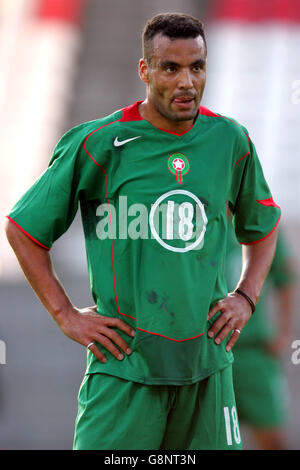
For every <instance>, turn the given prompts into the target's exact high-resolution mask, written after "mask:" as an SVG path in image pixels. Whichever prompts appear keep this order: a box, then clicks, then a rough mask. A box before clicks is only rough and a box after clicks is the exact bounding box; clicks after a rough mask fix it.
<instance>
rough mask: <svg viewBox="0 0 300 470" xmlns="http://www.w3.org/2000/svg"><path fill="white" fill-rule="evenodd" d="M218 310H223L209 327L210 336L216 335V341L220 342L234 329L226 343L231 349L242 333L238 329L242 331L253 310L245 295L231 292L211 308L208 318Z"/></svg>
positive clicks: (228, 348) (227, 347) (227, 349)
mask: <svg viewBox="0 0 300 470" xmlns="http://www.w3.org/2000/svg"><path fill="white" fill-rule="evenodd" d="M217 312H221V315H220V316H219V318H218V319H217V320H216V321H215V322H214V323H213V325H212V327H211V328H210V329H209V331H208V336H209V337H210V338H213V337H214V336H215V340H214V341H215V343H216V344H220V343H222V341H223V340H224V339H225V338H226V336H227V335H228V334H229V333H230V332H231V331H232V334H231V336H230V339H229V341H228V343H227V345H226V351H230V350H231V349H232V347H233V346H234V344H235V343H236V341H237V340H238V338H239V336H240V334H241V333H239V331H236V330H240V332H242V329H243V328H244V326H245V325H246V323H247V322H248V321H249V319H250V317H251V315H252V310H251V307H250V305H249V303H248V302H247V300H246V299H244V297H242V296H241V295H239V294H237V293H235V292H231V293H230V294H228V295H227V297H225V298H224V299H222V300H219V302H217V303H216V304H215V305H214V306H213V307H212V308H211V309H210V311H209V313H208V317H207V320H210V319H211V318H212V317H213V316H214V315H215V314H216V313H217Z"/></svg>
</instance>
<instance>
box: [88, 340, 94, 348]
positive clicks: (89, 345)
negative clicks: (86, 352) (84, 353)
mask: <svg viewBox="0 0 300 470" xmlns="http://www.w3.org/2000/svg"><path fill="white" fill-rule="evenodd" d="M92 344H95V343H94V341H92V342H91V343H90V344H88V345H87V347H86V348H87V349H90V347H91V346H92Z"/></svg>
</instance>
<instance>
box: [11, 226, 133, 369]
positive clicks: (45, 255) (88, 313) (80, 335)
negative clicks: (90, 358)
mask: <svg viewBox="0 0 300 470" xmlns="http://www.w3.org/2000/svg"><path fill="white" fill-rule="evenodd" d="M5 230H6V236H7V239H8V241H9V243H10V245H11V247H12V248H13V250H14V252H15V255H16V257H17V259H18V261H19V263H20V266H21V268H22V270H23V272H24V274H25V276H26V278H27V280H28V282H29V284H30V285H31V287H32V289H33V290H34V291H35V293H36V295H37V296H38V298H39V299H40V301H41V302H42V304H43V305H44V307H45V308H46V310H47V311H48V312H49V313H50V315H51V316H52V317H53V319H54V320H55V321H56V323H57V324H58V326H59V328H60V329H61V330H62V331H63V333H64V334H65V335H67V336H68V337H69V338H71V339H73V340H74V341H77V342H78V343H80V344H82V345H83V346H87V345H88V344H90V343H91V342H93V341H97V342H98V343H100V344H102V346H104V347H105V348H106V349H107V350H108V351H110V352H111V353H112V354H113V355H114V356H115V357H116V358H117V359H120V360H121V359H123V355H122V354H121V353H120V350H119V349H118V348H117V347H116V345H117V346H118V347H119V348H120V349H121V350H123V351H124V352H125V353H126V354H130V352H131V351H130V350H129V347H128V345H127V344H126V342H125V341H124V340H123V339H122V338H121V336H120V335H119V334H118V333H117V332H116V331H115V330H114V329H112V327H113V328H119V329H120V330H122V331H124V332H125V333H127V334H128V335H129V336H134V330H132V328H131V327H130V326H129V325H127V324H126V323H125V322H123V321H121V320H119V319H117V318H110V317H104V316H101V315H98V314H97V313H95V308H94V307H87V308H83V309H79V308H76V307H75V306H74V305H73V304H72V302H71V300H70V299H69V297H68V295H67V294H66V292H65V290H64V288H63V286H62V284H61V282H60V281H59V279H58V277H57V276H56V274H55V272H54V269H53V266H52V262H51V258H50V254H49V252H48V251H47V250H45V249H44V248H41V247H40V246H38V245H37V244H36V243H34V242H33V241H32V240H30V238H28V237H27V236H26V235H24V234H23V233H22V232H21V231H20V230H19V229H18V228H17V227H15V225H14V224H13V223H12V222H10V221H7V222H6V227H5ZM90 350H91V352H92V353H93V354H94V355H95V356H96V357H97V358H98V359H99V361H101V362H106V358H105V356H104V355H103V354H102V353H101V352H100V351H99V350H98V348H97V347H96V346H95V345H92V346H91V347H90ZM128 350H129V351H128ZM121 356H122V357H121Z"/></svg>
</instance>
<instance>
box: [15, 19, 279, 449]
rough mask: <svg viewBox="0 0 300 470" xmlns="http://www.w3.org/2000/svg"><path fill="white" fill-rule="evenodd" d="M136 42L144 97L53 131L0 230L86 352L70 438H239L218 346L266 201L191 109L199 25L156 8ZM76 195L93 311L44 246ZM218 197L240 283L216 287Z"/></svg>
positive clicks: (259, 179) (224, 139) (271, 245)
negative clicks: (40, 170) (37, 172)
mask: <svg viewBox="0 0 300 470" xmlns="http://www.w3.org/2000/svg"><path fill="white" fill-rule="evenodd" d="M143 53H144V55H143V58H142V59H141V60H140V63H139V76H140V78H141V80H142V81H143V82H144V83H145V85H146V90H147V95H146V99H145V100H144V101H139V102H136V103H134V104H133V105H131V106H129V107H127V108H124V109H122V110H118V111H116V112H115V113H113V114H112V115H110V116H107V117H105V118H103V119H99V120H96V121H93V122H88V123H84V124H81V125H79V126H77V127H75V128H74V129H71V130H70V131H69V132H68V133H67V134H66V135H65V136H63V138H62V139H61V140H60V142H59V143H58V145H57V146H56V148H55V150H54V155H53V157H52V159H51V161H50V165H49V168H48V170H47V171H46V172H45V173H44V174H43V175H42V176H41V178H40V179H39V180H38V181H37V182H36V183H35V185H34V186H33V187H32V188H31V189H30V190H29V192H28V193H27V194H25V195H24V196H23V198H22V199H21V200H20V201H19V202H18V203H17V204H16V205H15V207H14V208H13V209H12V211H11V213H10V215H9V219H10V223H8V226H7V236H8V239H9V241H10V243H11V245H12V247H13V249H14V250H15V253H16V255H17V257H18V259H19V261H20V264H21V266H22V268H23V270H24V272H25V275H26V276H27V278H28V280H29V282H30V283H31V286H32V287H33V289H34V290H35V292H36V293H37V295H38V296H39V298H40V299H41V301H42V302H43V304H44V306H45V307H46V309H47V310H48V312H49V313H50V314H51V315H52V316H53V318H54V319H55V321H56V322H57V323H58V326H59V327H60V328H61V330H62V331H63V332H64V333H65V334H66V335H67V336H69V337H70V338H72V339H73V340H75V341H77V342H79V343H80V344H82V345H84V346H85V347H87V349H88V351H87V354H88V358H87V370H86V374H85V377H84V379H83V383H82V386H81V389H80V392H79V407H78V415H77V419H76V425H75V436H74V449H150V450H153V449H240V448H241V447H242V443H241V436H240V432H239V426H238V419H237V414H236V408H235V398H234V391H233V386H232V370H231V363H232V361H233V356H232V351H231V349H232V347H233V345H234V344H235V342H236V341H237V339H238V337H239V335H240V332H241V330H242V329H243V327H244V326H245V324H246V323H247V321H248V320H249V318H250V317H251V313H252V311H253V309H254V304H255V303H256V301H257V299H258V297H259V294H260V291H261V288H262V285H263V282H264V279H265V277H266V274H267V271H268V269H269V266H270V264H271V260H272V257H273V254H274V249H275V244H276V226H277V224H278V221H279V218H280V209H279V208H278V206H276V204H275V203H274V202H273V199H272V197H271V194H270V191H269V189H268V186H267V184H266V182H265V180H264V177H263V174H262V170H261V167H260V164H259V162H258V159H257V156H256V153H255V149H254V147H253V144H252V143H251V141H250V138H249V137H248V134H247V132H246V130H245V129H244V128H242V127H241V126H240V125H239V124H238V123H236V122H235V121H233V120H230V119H228V118H224V117H222V116H220V115H218V114H215V113H213V112H211V111H209V110H207V109H205V108H203V107H201V106H200V101H201V97H202V94H203V91H204V86H205V79H206V53H207V51H206V42H205V35H204V31H203V26H202V23H201V22H200V21H199V20H197V19H196V18H193V17H191V16H188V15H182V14H162V15H157V16H156V17H154V18H153V19H152V20H150V21H149V22H148V23H147V24H146V26H145V29H144V32H143ZM78 202H79V203H80V206H81V212H82V219H83V226H84V233H85V238H86V249H87V259H88V267H89V275H90V283H91V290H92V294H93V297H94V299H95V303H96V307H94V308H84V309H79V308H77V307H75V306H74V305H73V304H72V302H71V300H70V299H69V298H68V296H67V294H66V293H65V291H64V289H63V287H62V285H61V284H60V282H59V281H58V279H57V278H56V276H55V274H54V272H53V269H52V266H51V260H50V257H49V253H48V250H49V249H50V247H51V245H52V243H53V242H54V241H55V240H56V239H57V238H58V237H59V236H60V235H62V234H63V233H64V232H65V231H66V230H67V229H68V227H69V226H70V224H71V223H72V220H73V218H74V216H75V213H76V210H77V205H78ZM227 206H229V207H230V208H231V209H232V210H233V212H234V214H235V222H236V233H237V235H238V237H239V241H240V242H241V243H244V244H245V245H244V260H245V262H244V265H243V272H242V275H241V278H240V281H239V283H238V288H239V289H240V290H239V292H237V291H236V292H232V293H230V294H228V295H227V291H226V282H225V277H224V257H225V250H226V230H227V220H226V212H227ZM137 214H139V215H137ZM133 217H134V218H133ZM22 232H23V233H22ZM24 232H25V235H29V237H26V236H24ZM32 241H34V242H35V243H32ZM225 338H226V340H225Z"/></svg>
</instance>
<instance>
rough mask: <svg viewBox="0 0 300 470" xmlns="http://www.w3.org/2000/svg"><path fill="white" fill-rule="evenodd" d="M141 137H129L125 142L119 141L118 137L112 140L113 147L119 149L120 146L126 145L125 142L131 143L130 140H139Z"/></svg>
mask: <svg viewBox="0 0 300 470" xmlns="http://www.w3.org/2000/svg"><path fill="white" fill-rule="evenodd" d="M140 137H142V136H141V135H138V136H137V137H131V139H126V140H119V138H118V136H117V137H116V138H115V140H114V146H115V147H121V145H124V144H127V142H131V141H132V140H135V139H139V138H140Z"/></svg>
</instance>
